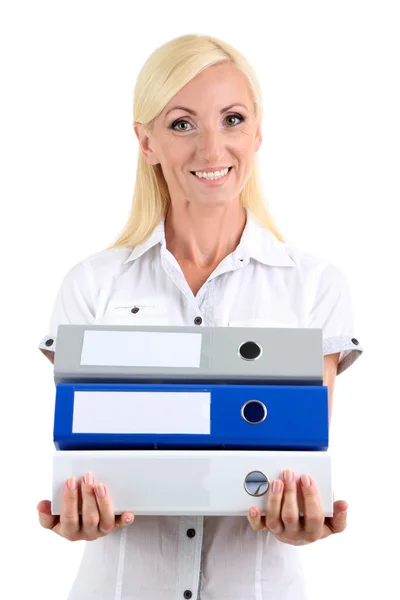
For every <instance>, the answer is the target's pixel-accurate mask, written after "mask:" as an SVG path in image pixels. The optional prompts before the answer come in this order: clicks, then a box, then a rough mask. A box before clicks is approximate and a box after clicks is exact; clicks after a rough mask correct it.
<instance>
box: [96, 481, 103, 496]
mask: <svg viewBox="0 0 400 600" xmlns="http://www.w3.org/2000/svg"><path fill="white" fill-rule="evenodd" d="M95 489H96V494H97V495H98V496H99V498H104V496H105V495H106V490H105V487H104V485H103V484H102V483H98V484H97V485H96V488H95Z"/></svg>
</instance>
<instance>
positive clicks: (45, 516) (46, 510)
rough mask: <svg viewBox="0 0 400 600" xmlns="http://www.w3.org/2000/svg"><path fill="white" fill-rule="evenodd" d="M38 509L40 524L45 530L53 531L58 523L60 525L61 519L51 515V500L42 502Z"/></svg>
mask: <svg viewBox="0 0 400 600" xmlns="http://www.w3.org/2000/svg"><path fill="white" fill-rule="evenodd" d="M36 508H37V511H38V516H39V523H40V524H41V526H42V527H44V528H45V529H53V528H54V527H55V526H56V525H57V523H59V521H60V517H59V516H58V515H52V514H51V502H50V500H41V501H40V502H39V504H38V505H37V507H36Z"/></svg>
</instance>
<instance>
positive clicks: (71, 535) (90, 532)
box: [37, 473, 134, 542]
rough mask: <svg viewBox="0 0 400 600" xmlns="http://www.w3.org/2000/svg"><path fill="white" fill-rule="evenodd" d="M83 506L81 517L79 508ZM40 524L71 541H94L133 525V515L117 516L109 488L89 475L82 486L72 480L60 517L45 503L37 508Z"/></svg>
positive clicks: (68, 485) (67, 485)
mask: <svg viewBox="0 0 400 600" xmlns="http://www.w3.org/2000/svg"><path fill="white" fill-rule="evenodd" d="M79 506H82V510H81V515H80V514H79V512H78V507H79ZM37 510H38V512H39V521H40V524H41V526H42V527H44V528H45V529H52V530H53V531H54V532H55V533H58V535H61V537H64V538H66V539H67V540H70V541H73V542H75V541H78V540H87V541H93V540H96V539H97V538H99V537H103V536H105V535H107V534H108V533H111V531H114V529H116V528H118V527H125V526H127V525H130V524H131V523H133V519H134V515H133V513H130V512H124V513H122V515H120V516H115V515H114V513H113V509H112V506H111V500H110V496H109V494H108V491H107V487H106V486H105V485H104V484H102V483H96V481H95V479H94V476H93V474H92V473H86V475H85V476H84V477H83V478H82V482H81V485H79V484H78V482H77V481H76V478H75V477H70V478H69V479H68V480H67V481H66V482H65V485H64V488H63V492H62V503H61V515H60V516H57V515H52V514H51V503H50V501H49V500H42V501H41V502H39V504H38V505H37Z"/></svg>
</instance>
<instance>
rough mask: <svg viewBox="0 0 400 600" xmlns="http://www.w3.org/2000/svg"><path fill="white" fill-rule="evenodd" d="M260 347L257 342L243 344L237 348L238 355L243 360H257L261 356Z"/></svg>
mask: <svg viewBox="0 0 400 600" xmlns="http://www.w3.org/2000/svg"><path fill="white" fill-rule="evenodd" d="M262 352H263V351H262V347H261V346H260V345H259V344H257V342H252V341H249V342H243V344H240V346H239V348H238V354H239V356H240V358H242V359H243V360H257V359H259V358H260V356H261V355H262Z"/></svg>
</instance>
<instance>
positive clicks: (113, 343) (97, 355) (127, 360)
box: [80, 330, 202, 368]
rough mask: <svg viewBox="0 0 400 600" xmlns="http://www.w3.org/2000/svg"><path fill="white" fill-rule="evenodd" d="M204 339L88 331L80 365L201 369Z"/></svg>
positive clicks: (189, 335)
mask: <svg viewBox="0 0 400 600" xmlns="http://www.w3.org/2000/svg"><path fill="white" fill-rule="evenodd" d="M201 340H202V334H201V333H169V332H165V333H163V332H147V331H96V330H86V331H85V332H84V337H83V344H82V353H81V363H80V364H81V365H82V366H110V367H181V368H183V367H195V368H199V367H200V358H201Z"/></svg>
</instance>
